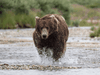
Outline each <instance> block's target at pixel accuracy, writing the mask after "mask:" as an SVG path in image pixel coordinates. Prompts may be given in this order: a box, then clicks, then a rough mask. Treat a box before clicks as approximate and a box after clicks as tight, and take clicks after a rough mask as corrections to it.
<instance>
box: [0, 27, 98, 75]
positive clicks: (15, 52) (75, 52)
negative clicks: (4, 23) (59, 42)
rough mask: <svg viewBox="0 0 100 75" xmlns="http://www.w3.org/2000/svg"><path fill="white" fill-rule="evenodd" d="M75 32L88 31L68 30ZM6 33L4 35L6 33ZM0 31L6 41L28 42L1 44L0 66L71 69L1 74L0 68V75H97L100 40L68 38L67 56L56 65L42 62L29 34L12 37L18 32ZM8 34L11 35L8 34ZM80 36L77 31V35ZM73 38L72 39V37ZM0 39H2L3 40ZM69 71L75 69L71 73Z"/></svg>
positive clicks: (3, 71) (2, 71) (50, 62)
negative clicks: (5, 37)
mask: <svg viewBox="0 0 100 75" xmlns="http://www.w3.org/2000/svg"><path fill="white" fill-rule="evenodd" d="M69 29H70V32H71V29H72V30H73V31H74V29H76V30H77V31H78V30H79V29H80V30H82V29H84V30H85V29H90V27H87V28H84V27H83V28H79V29H77V28H69ZM6 31H7V32H6ZM6 31H5V30H0V34H1V35H2V34H4V35H3V36H7V38H8V39H7V40H9V39H12V38H14V39H17V40H19V39H20V40H23V39H24V40H29V42H26V41H24V42H18V41H17V42H16V41H13V42H12V41H8V42H6V43H5V41H3V40H0V42H1V43H0V64H9V65H41V66H58V67H70V69H67V68H66V69H60V70H44V71H41V70H38V69H36V70H12V69H11V70H7V69H6V70H2V69H1V68H0V75H13V74H15V75H100V42H99V41H100V38H92V39H91V38H90V37H89V36H87V35H82V36H80V35H81V34H80V35H77V34H74V33H73V34H72V35H70V36H69V39H68V42H67V49H66V53H65V55H64V56H63V58H61V59H60V60H59V62H52V59H50V58H44V59H42V60H41V58H40V57H39V55H38V53H37V50H36V48H35V46H34V43H33V41H32V40H33V39H32V37H31V36H30V35H29V36H27V35H28V34H26V36H25V35H21V34H20V35H21V36H18V34H17V33H15V34H17V35H12V33H14V31H15V32H16V31H17V30H6ZM20 31H30V32H32V31H34V29H28V30H27V29H22V30H18V32H20ZM9 32H10V33H9ZM79 32H80V31H79ZM74 35H75V37H74ZM3 36H1V38H4V37H3ZM71 67H74V69H73V68H72V69H71Z"/></svg>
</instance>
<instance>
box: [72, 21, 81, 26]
mask: <svg viewBox="0 0 100 75" xmlns="http://www.w3.org/2000/svg"><path fill="white" fill-rule="evenodd" d="M79 23H80V21H79V20H75V21H73V22H72V25H73V26H75V27H78V26H79Z"/></svg>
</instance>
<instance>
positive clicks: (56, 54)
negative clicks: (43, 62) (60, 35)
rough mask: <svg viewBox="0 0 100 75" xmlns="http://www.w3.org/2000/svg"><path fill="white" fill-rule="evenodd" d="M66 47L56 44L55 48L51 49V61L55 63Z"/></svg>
mask: <svg viewBox="0 0 100 75" xmlns="http://www.w3.org/2000/svg"><path fill="white" fill-rule="evenodd" d="M65 50H66V47H65V45H64V43H63V44H58V45H57V44H56V47H55V48H54V49H53V59H54V60H55V61H57V60H58V59H59V58H61V57H62V55H63V54H64V53H65Z"/></svg>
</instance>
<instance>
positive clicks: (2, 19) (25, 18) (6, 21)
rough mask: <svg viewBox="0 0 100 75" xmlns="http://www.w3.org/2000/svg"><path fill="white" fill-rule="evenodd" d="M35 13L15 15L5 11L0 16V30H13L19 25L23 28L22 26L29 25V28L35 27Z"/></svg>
mask: <svg viewBox="0 0 100 75" xmlns="http://www.w3.org/2000/svg"><path fill="white" fill-rule="evenodd" d="M36 15H37V14H36V13H35V12H32V11H30V13H29V15H27V14H17V15H16V14H15V13H14V12H12V11H7V12H6V13H4V14H3V15H1V16H0V29H14V28H16V25H17V24H19V26H21V27H22V28H23V26H24V25H26V24H27V25H29V26H30V27H35V16H36Z"/></svg>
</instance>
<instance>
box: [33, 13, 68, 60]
mask: <svg viewBox="0 0 100 75" xmlns="http://www.w3.org/2000/svg"><path fill="white" fill-rule="evenodd" d="M52 15H54V16H55V18H56V19H57V20H58V22H57V21H56V20H55V18H51V17H50V16H52ZM43 21H44V22H45V21H46V22H47V25H45V26H44V27H46V26H47V27H49V29H48V33H49V34H48V38H47V39H42V38H41V30H40V27H41V26H42V24H43ZM52 25H53V26H52ZM50 27H52V28H50ZM68 35H69V31H68V26H67V24H66V22H65V19H64V18H63V17H62V16H60V15H57V14H48V15H46V16H44V17H42V18H40V20H39V21H38V20H36V30H35V31H34V33H33V40H34V43H35V46H36V47H37V48H38V52H39V54H40V55H41V54H42V53H41V51H40V50H42V49H43V48H44V47H46V50H48V48H50V49H52V50H53V51H52V52H53V55H52V57H53V59H54V60H55V61H57V60H58V59H59V58H61V56H62V55H63V54H64V53H65V51H66V41H67V40H68ZM46 50H45V51H46Z"/></svg>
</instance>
